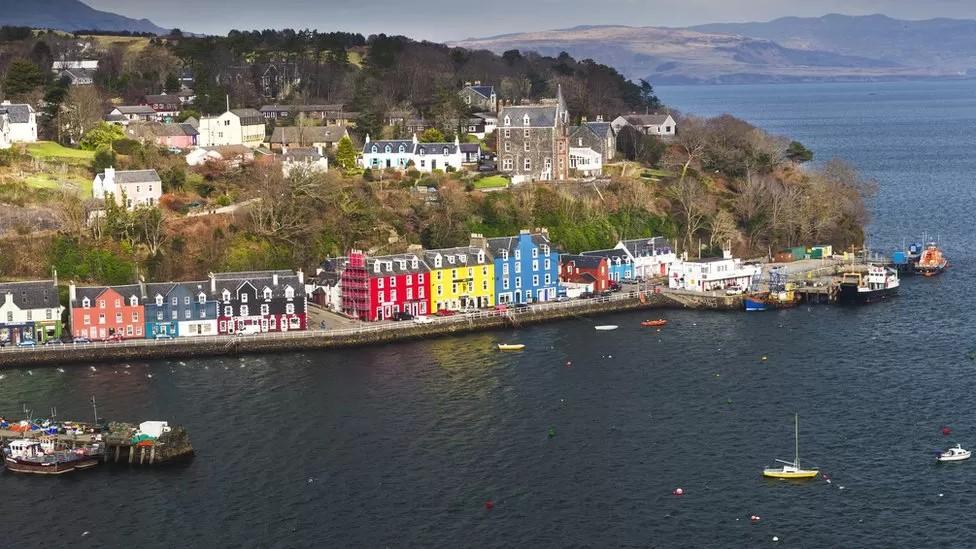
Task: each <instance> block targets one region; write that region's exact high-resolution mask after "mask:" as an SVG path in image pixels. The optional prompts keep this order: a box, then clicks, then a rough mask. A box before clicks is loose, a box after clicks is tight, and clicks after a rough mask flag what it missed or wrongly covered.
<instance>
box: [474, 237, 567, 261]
mask: <svg viewBox="0 0 976 549" xmlns="http://www.w3.org/2000/svg"><path fill="white" fill-rule="evenodd" d="M523 236H528V237H530V238H531V239H532V244H534V245H535V246H537V247H538V246H542V245H547V246H549V247H550V248H552V243H551V242H550V241H549V237H547V236H546V235H544V234H542V233H530V234H524V233H523V234H519V235H515V236H502V237H497V238H489V239H488V240H487V242H488V252H489V253H491V254H492V255H494V256H496V257H497V255H498V254H500V253H501V252H502V251H507V252H508V253H509V254H514V253H515V250H516V249H517V248H518V245H519V238H520V237H523Z"/></svg>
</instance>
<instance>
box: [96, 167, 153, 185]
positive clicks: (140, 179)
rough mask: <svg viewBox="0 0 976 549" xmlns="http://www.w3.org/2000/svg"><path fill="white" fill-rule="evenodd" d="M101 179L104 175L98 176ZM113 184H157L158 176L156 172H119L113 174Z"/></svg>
mask: <svg viewBox="0 0 976 549" xmlns="http://www.w3.org/2000/svg"><path fill="white" fill-rule="evenodd" d="M99 175H101V176H102V177H104V176H105V174H104V173H101V174H99ZM115 182H116V183H120V184H126V183H159V182H160V179H159V174H158V173H156V170H119V171H116V172H115Z"/></svg>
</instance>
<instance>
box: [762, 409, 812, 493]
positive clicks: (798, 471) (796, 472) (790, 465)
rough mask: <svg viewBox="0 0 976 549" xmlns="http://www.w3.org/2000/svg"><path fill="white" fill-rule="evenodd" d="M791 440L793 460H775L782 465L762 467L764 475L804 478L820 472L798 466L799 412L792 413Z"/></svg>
mask: <svg viewBox="0 0 976 549" xmlns="http://www.w3.org/2000/svg"><path fill="white" fill-rule="evenodd" d="M793 441H794V445H795V446H794V454H793V461H783V460H781V459H777V460H776V461H778V462H780V463H782V464H783V465H781V466H779V467H766V468H765V469H763V476H764V477H766V478H781V479H795V480H804V479H811V478H814V477H816V476H817V475H818V474H819V473H820V470H819V469H804V468H802V467H800V416H799V414H794V415H793Z"/></svg>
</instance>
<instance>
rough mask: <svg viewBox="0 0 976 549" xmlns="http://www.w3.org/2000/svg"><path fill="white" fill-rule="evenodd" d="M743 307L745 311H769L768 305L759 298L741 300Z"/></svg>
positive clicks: (752, 297)
mask: <svg viewBox="0 0 976 549" xmlns="http://www.w3.org/2000/svg"><path fill="white" fill-rule="evenodd" d="M742 303H743V305H744V306H745V309H746V310H747V311H767V310H769V305H768V304H767V303H766V300H765V299H762V298H760V297H759V296H751V297H747V298H745V299H744V300H742Z"/></svg>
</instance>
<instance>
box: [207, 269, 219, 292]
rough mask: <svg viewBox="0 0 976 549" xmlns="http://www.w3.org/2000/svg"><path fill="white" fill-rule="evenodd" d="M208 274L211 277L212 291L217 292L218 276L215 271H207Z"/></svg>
mask: <svg viewBox="0 0 976 549" xmlns="http://www.w3.org/2000/svg"><path fill="white" fill-rule="evenodd" d="M207 276H208V277H210V293H211V294H215V293H217V277H216V276H215V275H214V274H213V273H207Z"/></svg>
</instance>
